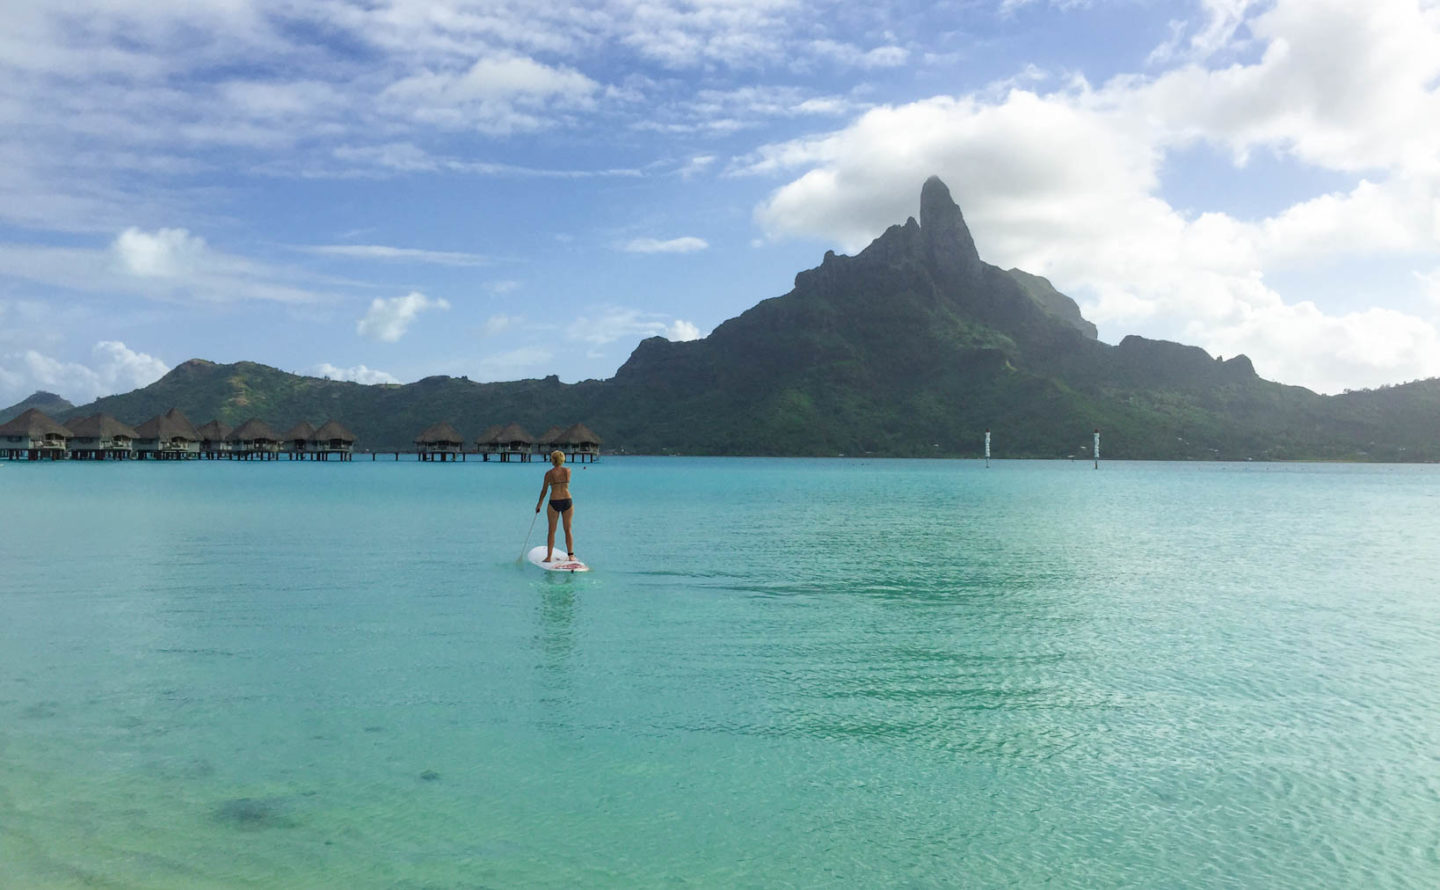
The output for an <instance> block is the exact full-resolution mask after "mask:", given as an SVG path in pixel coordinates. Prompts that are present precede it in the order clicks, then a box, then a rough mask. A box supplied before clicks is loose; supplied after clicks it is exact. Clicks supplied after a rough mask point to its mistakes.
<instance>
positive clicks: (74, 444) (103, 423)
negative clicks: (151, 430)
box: [66, 414, 140, 460]
mask: <svg viewBox="0 0 1440 890" xmlns="http://www.w3.org/2000/svg"><path fill="white" fill-rule="evenodd" d="M69 429H70V432H71V434H72V435H71V438H70V441H69V442H68V443H66V444H67V447H68V448H69V449H70V456H71V457H78V458H84V459H90V460H107V459H108V460H123V459H125V458H128V457H133V456H134V454H135V440H136V439H138V438H140V433H139V432H138V431H137V430H136V429H135V428H134V427H132V426H130V425H129V424H125V423H121V422H120V421H118V420H116V419H115V418H113V417H111V416H110V415H109V414H92V415H90V416H89V417H86V418H84V419H83V420H72V421H71V422H70V424H69Z"/></svg>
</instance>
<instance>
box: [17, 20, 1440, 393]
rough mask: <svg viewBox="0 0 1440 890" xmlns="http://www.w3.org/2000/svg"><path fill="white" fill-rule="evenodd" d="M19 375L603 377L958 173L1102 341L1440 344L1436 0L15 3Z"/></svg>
mask: <svg viewBox="0 0 1440 890" xmlns="http://www.w3.org/2000/svg"><path fill="white" fill-rule="evenodd" d="M0 16H3V20H4V21H5V22H6V28H5V29H4V31H3V32H0V124H3V126H0V404H9V403H11V402H13V401H16V400H18V399H20V398H22V397H24V396H25V395H28V394H29V393H30V392H32V391H34V390H35V389H40V388H43V389H48V390H52V391H56V392H59V393H61V394H62V395H64V396H66V397H68V398H70V399H72V400H74V401H77V402H79V401H87V400H89V399H91V398H93V397H95V396H97V395H103V394H106V393H109V392H116V391H125V390H128V389H131V388H134V387H136V386H141V385H144V384H146V383H149V382H151V381H152V380H154V379H156V378H157V377H158V376H160V375H161V374H163V373H164V372H165V371H166V370H167V369H168V368H170V367H173V366H174V365H176V364H178V363H179V362H181V361H184V360H185V359H188V358H195V357H199V358H208V359H212V360H215V361H222V362H229V361H237V360H241V359H250V360H255V361H261V362H265V363H267V364H272V365H276V366H278V367H281V368H284V369H287V370H291V371H297V372H303V373H311V374H325V375H329V376H334V377H341V378H346V379H356V380H360V381H363V382H378V381H397V380H398V381H411V380H416V379H419V378H421V377H424V376H427V375H430V374H451V375H457V376H458V375H466V376H469V377H470V378H471V379H476V380H509V379H517V378H521V377H536V376H543V375H546V374H552V373H554V374H558V375H560V377H561V379H563V380H567V381H575V380H581V379H585V378H592V377H596V378H604V377H608V376H610V375H612V374H613V373H614V371H615V369H616V368H617V367H619V365H620V364H621V363H623V362H624V360H625V358H626V357H627V356H628V355H629V353H630V351H631V350H632V349H633V348H634V346H635V344H636V343H638V342H639V341H640V340H641V339H642V338H644V337H647V336H652V335H657V334H658V335H661V336H668V337H671V338H672V339H688V338H693V337H697V336H703V335H705V334H706V333H708V332H709V331H710V330H711V329H713V328H714V327H715V326H716V325H717V324H719V323H720V322H722V321H724V320H725V319H727V318H730V317H732V316H734V315H736V314H738V313H740V312H742V311H744V310H745V309H746V308H748V307H750V306H751V305H753V304H755V303H756V302H758V301H760V300H762V299H766V298H768V297H773V296H778V295H780V294H783V293H785V292H786V291H788V290H789V288H790V286H791V283H792V280H793V277H794V275H795V273H796V272H798V271H801V270H803V269H806V268H809V267H811V266H814V265H816V264H818V262H819V260H820V257H821V256H822V255H823V254H824V252H825V250H827V249H835V250H838V251H841V252H854V251H857V250H859V249H861V248H863V247H864V245H865V244H866V243H868V242H869V241H870V240H871V239H872V238H874V237H875V236H876V235H878V234H879V233H880V232H882V231H883V230H884V229H885V227H886V226H887V225H890V224H892V223H898V222H903V221H904V220H905V218H906V217H907V216H909V215H913V214H915V213H916V212H917V209H918V201H919V193H920V186H921V183H922V182H923V181H924V179H925V178H926V177H927V176H929V175H931V174H939V175H940V176H941V177H942V178H944V179H945V180H946V182H947V183H948V184H949V186H950V188H951V192H952V194H953V195H954V196H955V198H956V200H957V201H958V202H959V203H960V205H961V208H962V210H963V211H964V213H965V215H966V218H967V220H968V221H969V223H970V226H971V229H972V231H973V234H974V236H975V240H976V242H977V244H978V246H979V248H980V250H981V254H982V256H983V257H984V258H985V259H987V260H988V261H990V262H993V263H996V264H998V265H1001V266H1005V267H1010V266H1019V267H1021V268H1023V269H1026V270H1027V271H1030V272H1033V273H1036V274H1041V275H1046V276H1047V277H1049V278H1050V279H1051V280H1052V281H1053V282H1054V284H1055V285H1056V286H1057V287H1058V288H1060V289H1061V290H1062V291H1064V292H1066V293H1068V294H1070V295H1071V296H1073V297H1075V299H1076V300H1077V301H1078V302H1079V303H1080V304H1081V307H1082V310H1083V311H1084V312H1085V314H1086V315H1087V317H1089V318H1091V319H1092V320H1094V321H1095V322H1096V323H1097V324H1098V326H1099V329H1100V336H1101V339H1103V340H1106V341H1107V342H1118V341H1119V339H1120V338H1121V337H1123V336H1125V335H1126V334H1130V333H1139V334H1144V335H1146V336H1152V337H1165V338H1170V339H1177V340H1181V341H1184V342H1187V343H1194V344H1197V345H1200V346H1203V347H1205V348H1206V349H1208V350H1210V351H1211V352H1212V353H1215V354H1220V355H1225V356H1230V355H1234V354H1236V353H1240V352H1244V353H1245V354H1247V355H1249V356H1251V358H1252V359H1253V360H1254V361H1255V364H1256V367H1257V369H1258V370H1259V371H1260V373H1261V374H1263V375H1264V376H1267V377H1270V378H1272V379H1277V380H1280V381H1283V382H1286V383H1295V384H1301V385H1305V386H1309V387H1311V388H1313V389H1316V390H1318V391H1324V392H1336V391H1339V390H1341V389H1345V388H1360V387H1370V386H1377V385H1383V384H1387V383H1398V382H1403V381H1406V380H1411V379H1416V378H1421V377H1431V376H1437V375H1440V4H1437V2H1435V0H1373V2H1365V3H1359V2H1355V0H1265V2H1252V0H1194V2H1158V0H1088V2H1087V0H941V2H891V3H876V4H867V5H863V6H862V5H860V4H851V3H839V2H803V0H687V2H676V0H590V2H587V3H584V4H571V3H558V2H547V0H528V2H520V0H514V2H511V0H490V2H473V0H368V2H363V3H362V2H348V0H313V2H298V0H211V2H187V0H104V2H84V0H77V2H70V3H65V4H37V3H32V2H28V0H0Z"/></svg>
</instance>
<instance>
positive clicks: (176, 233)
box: [112, 226, 206, 278]
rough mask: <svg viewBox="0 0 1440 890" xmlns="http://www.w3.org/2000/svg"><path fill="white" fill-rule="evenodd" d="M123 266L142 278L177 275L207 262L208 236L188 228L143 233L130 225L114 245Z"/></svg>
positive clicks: (121, 266)
mask: <svg viewBox="0 0 1440 890" xmlns="http://www.w3.org/2000/svg"><path fill="white" fill-rule="evenodd" d="M112 248H113V250H114V251H115V257H116V259H117V260H118V261H119V264H120V268H121V269H123V270H124V271H126V272H128V273H130V274H131V275H137V276H139V277H141V278H177V277H179V276H181V275H184V274H192V273H194V272H195V271H196V269H197V268H200V267H201V266H202V265H203V264H204V261H205V254H206V247H205V239H204V238H200V237H198V236H195V235H191V234H190V233H189V232H188V231H186V230H185V229H160V230H159V231H156V232H142V231H140V230H139V229H137V228H135V227H133V226H132V227H130V228H128V229H126V230H125V231H123V232H121V233H120V235H119V236H118V237H116V239H115V242H114V244H113V245H112Z"/></svg>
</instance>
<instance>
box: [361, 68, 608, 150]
mask: <svg viewBox="0 0 1440 890" xmlns="http://www.w3.org/2000/svg"><path fill="white" fill-rule="evenodd" d="M598 90H599V84H597V83H596V82H595V81H593V80H591V79H590V78H588V77H586V76H585V75H583V74H581V73H580V72H578V71H575V70H574V69H571V68H557V67H552V66H549V65H544V64H542V63H540V62H536V61H535V60H534V59H531V58H526V57H523V56H498V57H489V58H482V59H480V60H479V61H477V62H475V63H474V64H473V65H471V66H470V68H469V69H468V70H466V71H463V72H459V73H437V72H431V71H425V72H422V73H419V74H413V75H410V76H408V77H405V78H402V79H401V80H398V81H396V82H395V83H393V84H391V85H390V86H389V87H388V88H386V90H385V91H384V92H383V93H381V95H380V102H381V105H382V107H385V108H388V109H389V110H390V111H392V112H393V113H397V114H404V115H407V116H411V117H414V118H415V119H416V120H419V121H422V122H424V123H427V124H431V125H434V126H438V127H443V128H446V129H476V130H479V131H481V132H485V133H493V134H508V133H513V132H523V131H529V130H538V129H541V128H543V127H545V126H547V125H548V124H549V123H550V122H551V120H552V118H551V116H550V115H552V114H553V113H554V112H555V111H557V110H564V109H578V108H587V107H589V106H590V105H591V104H592V102H593V97H594V95H595V93H596V92H597V91H598Z"/></svg>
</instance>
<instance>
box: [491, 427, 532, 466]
mask: <svg viewBox="0 0 1440 890" xmlns="http://www.w3.org/2000/svg"><path fill="white" fill-rule="evenodd" d="M534 445H535V437H534V436H532V435H530V434H529V433H527V432H525V428H524V427H523V426H521V425H520V424H518V423H512V424H508V425H506V426H504V427H501V428H500V430H499V431H498V432H496V433H494V434H493V435H492V436H491V437H490V441H489V443H488V445H487V446H486V448H487V452H488V454H498V455H500V460H501V461H502V462H505V461H508V460H510V459H511V458H512V457H515V458H518V459H519V460H520V462H521V463H528V462H529V461H530V458H531V457H532V455H531V451H532V449H533V447H534Z"/></svg>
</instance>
